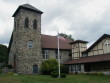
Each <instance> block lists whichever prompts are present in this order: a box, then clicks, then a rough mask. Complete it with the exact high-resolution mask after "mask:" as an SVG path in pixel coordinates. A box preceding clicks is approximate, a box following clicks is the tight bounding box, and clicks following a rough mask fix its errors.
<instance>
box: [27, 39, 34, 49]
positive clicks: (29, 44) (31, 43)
mask: <svg viewBox="0 0 110 83" xmlns="http://www.w3.org/2000/svg"><path fill="white" fill-rule="evenodd" d="M32 47H33V41H32V40H30V41H28V48H32Z"/></svg>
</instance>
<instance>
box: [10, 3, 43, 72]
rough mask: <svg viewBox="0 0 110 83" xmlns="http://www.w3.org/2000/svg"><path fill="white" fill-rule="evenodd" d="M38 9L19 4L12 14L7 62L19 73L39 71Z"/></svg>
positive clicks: (39, 12)
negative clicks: (12, 20)
mask: <svg viewBox="0 0 110 83" xmlns="http://www.w3.org/2000/svg"><path fill="white" fill-rule="evenodd" d="M42 13H43V12H42V11H40V10H39V9H37V8H35V7H33V6H31V5H29V4H24V5H20V6H19V7H18V9H17V10H16V11H15V13H14V14H13V17H14V30H13V32H12V37H11V40H10V45H9V48H10V50H9V64H11V65H12V66H13V69H14V71H15V72H17V73H19V74H33V73H36V74H37V73H38V72H39V66H40V64H41V61H42V60H41V58H42V57H41V14H42Z"/></svg>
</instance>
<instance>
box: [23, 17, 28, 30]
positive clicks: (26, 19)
mask: <svg viewBox="0 0 110 83" xmlns="http://www.w3.org/2000/svg"><path fill="white" fill-rule="evenodd" d="M24 27H25V28H29V19H28V17H26V18H25V25H24Z"/></svg>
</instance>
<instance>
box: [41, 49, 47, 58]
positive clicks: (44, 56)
mask: <svg viewBox="0 0 110 83" xmlns="http://www.w3.org/2000/svg"><path fill="white" fill-rule="evenodd" d="M42 56H43V59H48V50H42Z"/></svg>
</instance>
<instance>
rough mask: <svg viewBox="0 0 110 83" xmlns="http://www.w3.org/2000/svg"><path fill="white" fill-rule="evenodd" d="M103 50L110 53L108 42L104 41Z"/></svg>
mask: <svg viewBox="0 0 110 83" xmlns="http://www.w3.org/2000/svg"><path fill="white" fill-rule="evenodd" d="M104 49H105V50H106V52H110V40H106V41H105V43H104Z"/></svg>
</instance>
